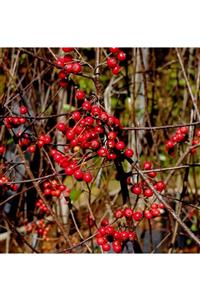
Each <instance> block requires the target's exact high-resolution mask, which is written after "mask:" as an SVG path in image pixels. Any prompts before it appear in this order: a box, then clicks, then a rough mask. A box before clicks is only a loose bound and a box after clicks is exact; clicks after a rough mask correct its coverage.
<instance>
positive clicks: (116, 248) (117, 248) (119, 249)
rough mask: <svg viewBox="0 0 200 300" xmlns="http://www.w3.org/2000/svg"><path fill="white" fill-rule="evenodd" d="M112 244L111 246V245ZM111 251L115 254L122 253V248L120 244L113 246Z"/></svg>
mask: <svg viewBox="0 0 200 300" xmlns="http://www.w3.org/2000/svg"><path fill="white" fill-rule="evenodd" d="M113 243H114V242H113ZM113 243H112V244H113ZM113 251H114V252H115V253H120V252H121V251H122V246H121V245H120V244H113Z"/></svg>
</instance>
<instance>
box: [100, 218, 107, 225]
mask: <svg viewBox="0 0 200 300" xmlns="http://www.w3.org/2000/svg"><path fill="white" fill-rule="evenodd" d="M108 225H109V221H108V218H103V220H102V221H101V226H103V227H105V226H108Z"/></svg>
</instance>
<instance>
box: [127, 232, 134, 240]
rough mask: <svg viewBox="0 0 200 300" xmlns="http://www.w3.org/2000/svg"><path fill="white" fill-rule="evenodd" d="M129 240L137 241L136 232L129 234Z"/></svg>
mask: <svg viewBox="0 0 200 300" xmlns="http://www.w3.org/2000/svg"><path fill="white" fill-rule="evenodd" d="M128 239H129V240H130V241H134V240H135V239H136V233H135V232H134V231H129V232H128Z"/></svg>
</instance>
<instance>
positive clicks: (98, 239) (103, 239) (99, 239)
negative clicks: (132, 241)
mask: <svg viewBox="0 0 200 300" xmlns="http://www.w3.org/2000/svg"><path fill="white" fill-rule="evenodd" d="M96 241H97V244H98V245H100V246H101V245H103V244H105V243H106V242H107V240H106V238H104V237H98V238H97V239H96Z"/></svg>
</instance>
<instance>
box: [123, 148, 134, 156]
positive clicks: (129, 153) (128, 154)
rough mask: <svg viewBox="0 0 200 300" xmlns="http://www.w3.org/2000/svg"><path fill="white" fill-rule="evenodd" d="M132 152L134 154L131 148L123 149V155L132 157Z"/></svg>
mask: <svg viewBox="0 0 200 300" xmlns="http://www.w3.org/2000/svg"><path fill="white" fill-rule="evenodd" d="M133 154H134V152H133V150H132V149H129V148H127V149H126V150H125V151H124V155H125V156H126V157H132V156H133Z"/></svg>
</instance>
